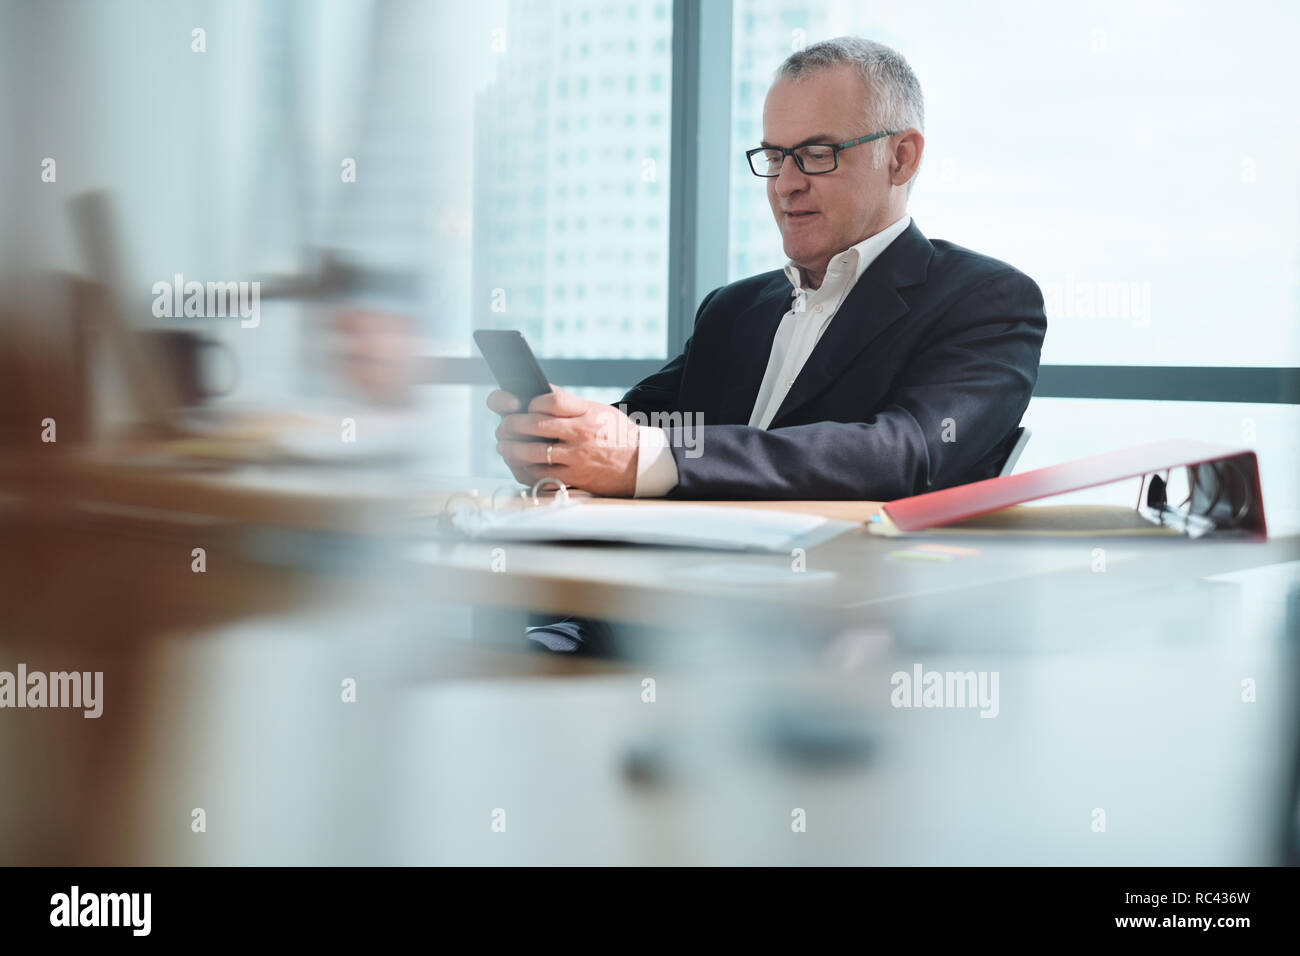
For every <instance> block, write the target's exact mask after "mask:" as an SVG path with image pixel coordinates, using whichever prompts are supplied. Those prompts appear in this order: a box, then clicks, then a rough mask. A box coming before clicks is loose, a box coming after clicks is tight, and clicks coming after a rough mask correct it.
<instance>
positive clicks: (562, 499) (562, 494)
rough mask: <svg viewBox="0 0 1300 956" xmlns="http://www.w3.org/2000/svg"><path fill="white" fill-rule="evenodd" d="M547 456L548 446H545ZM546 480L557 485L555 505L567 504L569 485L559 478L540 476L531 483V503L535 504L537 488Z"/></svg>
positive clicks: (548, 455) (548, 452) (548, 453)
mask: <svg viewBox="0 0 1300 956" xmlns="http://www.w3.org/2000/svg"><path fill="white" fill-rule="evenodd" d="M547 457H548V458H549V457H550V446H547ZM547 482H553V483H555V484H556V485H559V487H558V488H557V489H556V490H555V503H556V504H557V505H564V504H568V503H569V487H568V485H566V484H565V483H564V482H562V481H560V479H559V478H542V479H539V480H538V481H535V482H534V483H533V487H532V492H531V493H532V496H533V504H537V489H539V488H541V487H542V485H544V484H546V483H547Z"/></svg>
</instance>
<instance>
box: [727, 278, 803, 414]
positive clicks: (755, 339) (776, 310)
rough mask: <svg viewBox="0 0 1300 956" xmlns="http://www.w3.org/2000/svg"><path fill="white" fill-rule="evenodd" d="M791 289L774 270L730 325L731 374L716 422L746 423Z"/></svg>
mask: <svg viewBox="0 0 1300 956" xmlns="http://www.w3.org/2000/svg"><path fill="white" fill-rule="evenodd" d="M792 292H793V287H792V286H791V285H790V280H789V279H787V278H786V275H785V273H784V272H782V271H778V272H777V273H775V275H774V276H773V278H772V279H771V280H769V281H768V282H767V283H766V284H765V285H764V286H763V287H762V290H761V291H760V292H759V295H758V298H757V299H756V300H755V301H754V304H753V305H751V306H750V307H749V308H747V309H746V310H745V311H744V312H742V313H740V315H739V316H738V317H737V319H736V320H735V321H734V322H732V323H731V324H730V327H731V339H730V343H729V348H728V352H729V363H728V364H729V367H730V369H731V370H732V372H733V376H734V377H732V378H731V379H730V380H729V381H726V382H724V383H723V385H722V399H721V409H720V412H719V416H720V418H719V422H718V423H719V424H728V425H730V424H738V425H747V424H749V416H750V413H751V412H753V410H754V401H755V399H757V398H758V389H759V386H760V385H762V384H763V373H764V372H766V371H767V360H768V357H769V356H770V355H771V354H772V341H773V339H775V338H776V330H777V328H778V327H779V326H780V325H781V318H782V316H784V315H785V313H786V312H787V311H789V308H790V296H791V293H792Z"/></svg>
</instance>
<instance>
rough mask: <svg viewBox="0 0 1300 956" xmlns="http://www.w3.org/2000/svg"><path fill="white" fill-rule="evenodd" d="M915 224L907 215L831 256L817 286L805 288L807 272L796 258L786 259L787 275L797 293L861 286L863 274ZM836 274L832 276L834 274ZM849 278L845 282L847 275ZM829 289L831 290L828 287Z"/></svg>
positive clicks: (805, 293)
mask: <svg viewBox="0 0 1300 956" xmlns="http://www.w3.org/2000/svg"><path fill="white" fill-rule="evenodd" d="M911 224H912V217H911V216H904V217H903V218H902V219H899V220H898V221H897V222H894V223H891V224H890V225H888V226H886V227H885V228H884V229H882V230H880V232H878V233H876V234H875V235H874V236H867V238H865V239H863V240H862V241H861V242H859V243H856V244H855V245H852V246H849V248H847V249H845V250H844V251H843V252H840V253H836V254H835V255H834V256H831V261H830V262H829V263H828V264H827V266H826V275H825V276H823V277H822V284H821V285H820V286H819V287H818V288H816V289H805V288H804V287H803V273H802V272H801V271H800V270H799V267H798V266H797V265H795V264H794V261H793V260H789V259H787V260H786V263H785V275H786V278H787V279H789V280H790V284H791V285H792V286H794V293H793V294H794V295H795V296H800V295H803V296H812V295H817V293H819V292H821V291H823V290H826V288H827V286H828V285H829V286H831V287H833V288H841V287H842V288H844V289H851V288H853V286H855V285H857V282H858V279H860V278H862V273H864V272H866V271H867V266H869V265H871V263H873V262H874V261H875V260H876V257H877V256H879V255H880V254H881V253H882V252H884V251H885V249H886V248H887V247H888V246H889V244H890V243H891V242H893V241H894V240H895V239H897V238H898V237H899V236H901V235H902V234H903V232H904V231H906V229H907V227H908V226H909V225H911ZM832 272H834V273H836V274H835V275H832V274H831V273H832ZM846 275H847V277H848V281H847V282H845V277H846ZM827 291H829V290H827Z"/></svg>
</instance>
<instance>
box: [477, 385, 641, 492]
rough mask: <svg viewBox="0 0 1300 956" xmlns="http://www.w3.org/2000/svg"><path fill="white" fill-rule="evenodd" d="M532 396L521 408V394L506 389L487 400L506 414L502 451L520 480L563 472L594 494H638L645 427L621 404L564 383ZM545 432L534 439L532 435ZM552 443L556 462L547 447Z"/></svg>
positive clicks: (566, 480) (529, 481) (499, 436)
mask: <svg viewBox="0 0 1300 956" xmlns="http://www.w3.org/2000/svg"><path fill="white" fill-rule="evenodd" d="M551 389H552V391H551V392H550V393H548V394H546V395H539V396H537V397H536V398H534V399H533V400H532V402H531V403H530V404H529V406H528V411H526V412H521V411H519V399H517V398H515V396H513V395H511V394H510V393H509V392H503V391H501V390H500V389H497V390H496V391H494V392H493V393H492V394H491V395H489V396H488V400H487V406H488V408H490V409H491V410H492V411H494V412H496V413H497V414H498V415H500V416H502V418H501V424H500V425H499V426H497V452H498V453H499V454H500V455H501V457H502V458H504V459H505V462H506V464H507V465H509V466H510V471H511V473H513V474H514V476H515V480H516V481H518V482H520V483H521V484H525V485H531V484H533V483H534V482H536V481H539V480H540V479H542V478H558V479H560V480H561V481H562V482H564V483H565V484H566V485H568V486H569V487H570V488H581V489H583V490H584V491H590V492H591V493H592V494H593V495H604V496H606V497H621V498H630V497H632V496H633V495H634V494H636V459H637V443H638V439H639V437H640V432H638V431H637V428H636V426H635V425H634V424H632V421H631V419H629V418H628V417H627V416H626V415H624V414H623V413H622V412H621V411H619V410H618V409H617V408H614V407H612V406H610V405H604V404H601V403H600V402H591V401H588V400H587V399H585V398H579V397H578V396H576V395H573V394H572V393H570V392H566V391H564V390H563V389H560V388H556V387H555V386H554V385H552V386H551ZM530 436H531V437H534V438H544V439H549V440H551V441H553V442H554V443H553V444H549V445H548V443H547V442H542V441H529V440H528V439H529V437H530ZM548 447H550V449H551V463H550V464H549V465H548V464H547V462H546V449H547V448H548Z"/></svg>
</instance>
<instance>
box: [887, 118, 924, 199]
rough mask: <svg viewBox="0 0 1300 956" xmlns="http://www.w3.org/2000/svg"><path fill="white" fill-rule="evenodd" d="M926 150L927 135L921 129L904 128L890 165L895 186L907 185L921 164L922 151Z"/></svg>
mask: <svg viewBox="0 0 1300 956" xmlns="http://www.w3.org/2000/svg"><path fill="white" fill-rule="evenodd" d="M924 150H925V137H924V136H923V135H921V131H920V130H919V129H914V128H910V127H909V128H908V129H905V130H903V134H902V136H900V137H899V139H898V142H897V143H896V144H895V145H894V155H893V157H892V159H893V162H891V163H890V166H889V181H890V182H891V183H892V184H893V185H895V186H902V185H905V184H906V183H907V182H908V181H909V180H910V179H911V178H912V177H913V176H915V175H916V171H917V169H918V168H919V167H920V165H921V153H922V152H924Z"/></svg>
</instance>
